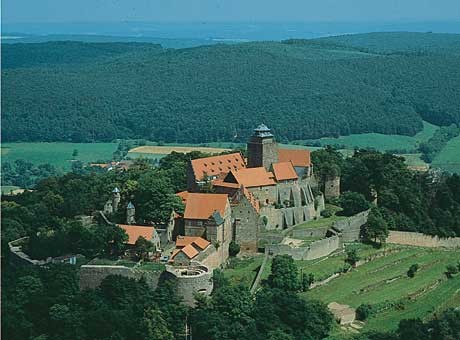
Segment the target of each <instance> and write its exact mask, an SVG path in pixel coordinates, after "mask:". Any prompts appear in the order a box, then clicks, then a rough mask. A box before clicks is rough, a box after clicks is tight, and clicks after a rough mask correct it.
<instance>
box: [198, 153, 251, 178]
mask: <svg viewBox="0 0 460 340" xmlns="http://www.w3.org/2000/svg"><path fill="white" fill-rule="evenodd" d="M191 165H192V169H193V173H194V174H195V180H197V181H201V180H203V178H204V177H205V174H207V175H208V176H218V175H220V174H221V173H227V172H229V171H230V170H238V169H241V168H245V167H246V163H245V162H244V159H243V156H242V155H241V153H239V152H235V153H230V154H227V155H220V156H213V157H206V158H198V159H193V160H192V161H191Z"/></svg>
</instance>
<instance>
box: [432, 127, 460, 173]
mask: <svg viewBox="0 0 460 340" xmlns="http://www.w3.org/2000/svg"><path fill="white" fill-rule="evenodd" d="M432 165H433V167H436V168H441V169H443V170H446V171H449V172H456V173H459V174H460V136H458V137H455V138H453V139H451V140H450V141H449V142H448V143H447V145H446V146H445V147H444V148H443V149H442V150H441V152H440V153H439V154H438V155H437V156H436V158H435V159H434V160H433V163H432Z"/></svg>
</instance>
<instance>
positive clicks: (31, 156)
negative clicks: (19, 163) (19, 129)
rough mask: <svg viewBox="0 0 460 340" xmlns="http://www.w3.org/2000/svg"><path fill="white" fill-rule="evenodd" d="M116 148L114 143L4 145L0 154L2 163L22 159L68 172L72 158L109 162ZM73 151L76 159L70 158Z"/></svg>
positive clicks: (87, 161) (84, 160)
mask: <svg viewBox="0 0 460 340" xmlns="http://www.w3.org/2000/svg"><path fill="white" fill-rule="evenodd" d="M117 146H118V144H116V143H60V142H58V143H4V144H2V148H1V152H2V160H3V161H11V162H13V161H15V160H16V159H24V160H26V161H29V162H32V163H33V164H36V165H38V164H45V163H48V164H52V165H54V166H55V167H57V168H59V169H62V170H64V171H69V170H70V169H71V166H72V159H73V158H75V159H76V160H79V161H82V162H84V163H89V162H97V161H102V160H103V161H110V160H111V159H112V154H113V152H114V151H115V150H116V149H117ZM74 150H77V151H78V155H77V156H76V157H72V153H73V151H74Z"/></svg>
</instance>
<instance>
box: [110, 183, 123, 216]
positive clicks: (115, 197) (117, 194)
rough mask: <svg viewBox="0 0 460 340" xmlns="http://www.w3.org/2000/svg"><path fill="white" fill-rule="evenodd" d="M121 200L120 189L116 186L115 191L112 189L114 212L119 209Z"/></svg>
mask: <svg viewBox="0 0 460 340" xmlns="http://www.w3.org/2000/svg"><path fill="white" fill-rule="evenodd" d="M120 200H121V195H120V189H118V188H117V187H115V189H113V191H112V209H113V212H117V211H118V205H119V204H120Z"/></svg>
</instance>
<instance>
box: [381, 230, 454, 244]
mask: <svg viewBox="0 0 460 340" xmlns="http://www.w3.org/2000/svg"><path fill="white" fill-rule="evenodd" d="M386 242H387V243H396V244H405V245H410V246H420V247H430V248H438V247H443V248H460V237H448V238H440V237H438V236H431V235H425V234H422V233H414V232H409V231H395V230H391V231H390V233H389V235H388V238H387V240H386Z"/></svg>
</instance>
